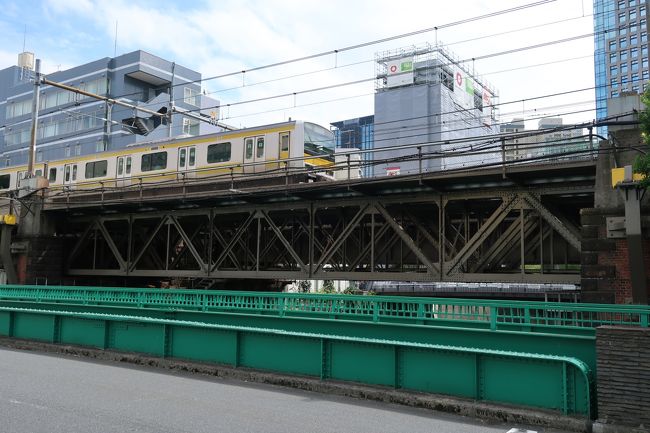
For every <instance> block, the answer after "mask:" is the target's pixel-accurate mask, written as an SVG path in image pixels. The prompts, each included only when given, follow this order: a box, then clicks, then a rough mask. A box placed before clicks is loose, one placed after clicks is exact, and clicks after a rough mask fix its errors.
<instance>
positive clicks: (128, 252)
mask: <svg viewBox="0 0 650 433" xmlns="http://www.w3.org/2000/svg"><path fill="white" fill-rule="evenodd" d="M128 221H129V233H128V237H127V243H126V248H127V249H126V276H127V277H128V276H129V272H131V252H132V250H133V215H129V220H128Z"/></svg>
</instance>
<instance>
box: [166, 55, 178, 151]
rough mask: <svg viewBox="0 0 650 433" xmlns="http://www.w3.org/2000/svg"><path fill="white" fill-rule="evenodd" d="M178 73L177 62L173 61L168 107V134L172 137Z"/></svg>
mask: <svg viewBox="0 0 650 433" xmlns="http://www.w3.org/2000/svg"><path fill="white" fill-rule="evenodd" d="M175 74H176V62H172V80H171V82H170V83H169V108H168V109H167V116H168V117H167V136H168V137H169V138H172V114H173V112H174V78H175Z"/></svg>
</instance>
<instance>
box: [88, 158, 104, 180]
mask: <svg viewBox="0 0 650 433" xmlns="http://www.w3.org/2000/svg"><path fill="white" fill-rule="evenodd" d="M107 168H108V161H106V160H103V161H94V162H88V163H86V179H92V178H94V177H104V176H106V171H107Z"/></svg>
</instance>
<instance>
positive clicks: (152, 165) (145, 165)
mask: <svg viewBox="0 0 650 433" xmlns="http://www.w3.org/2000/svg"><path fill="white" fill-rule="evenodd" d="M166 168H167V152H156V153H148V154H146V155H142V161H141V163H140V170H141V171H152V170H164V169H166Z"/></svg>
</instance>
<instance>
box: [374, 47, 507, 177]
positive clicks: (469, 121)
mask: <svg viewBox="0 0 650 433" xmlns="http://www.w3.org/2000/svg"><path fill="white" fill-rule="evenodd" d="M376 65H377V67H378V70H377V77H378V86H377V91H376V94H375V134H374V138H375V141H374V148H375V150H377V149H382V148H387V151H386V152H377V153H375V154H374V159H375V162H378V160H382V159H389V161H387V162H385V163H379V164H377V165H376V166H375V174H376V175H380V174H385V173H388V174H397V173H400V174H406V173H415V172H418V171H419V170H422V171H423V172H431V171H441V170H452V169H459V168H464V167H471V166H478V165H483V164H489V163H491V162H495V161H497V160H500V157H501V155H500V151H498V150H494V149H493V148H492V147H489V146H486V145H484V144H483V143H482V141H481V139H480V137H482V136H487V135H491V134H495V133H497V132H498V128H497V127H496V121H495V117H496V113H495V110H494V103H495V102H494V101H495V97H496V92H495V90H494V88H492V86H491V85H489V84H488V83H487V82H486V81H485V80H483V79H481V78H480V77H478V75H477V74H476V73H475V72H474V71H473V67H472V68H469V67H468V66H466V65H464V64H462V63H460V62H459V61H458V60H457V59H455V58H454V57H453V55H452V54H451V53H450V52H449V51H447V50H446V49H444V48H443V47H442V46H440V45H437V44H436V45H429V44H427V45H424V46H421V47H408V48H401V49H397V50H392V51H388V52H384V53H379V54H378V55H377V58H376ZM468 138H469V139H472V140H466V139H468ZM431 143H433V144H431ZM395 146H397V147H398V148H395ZM419 154H421V157H420V156H419ZM414 155H415V157H413V156H414ZM382 170H385V173H382Z"/></svg>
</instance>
